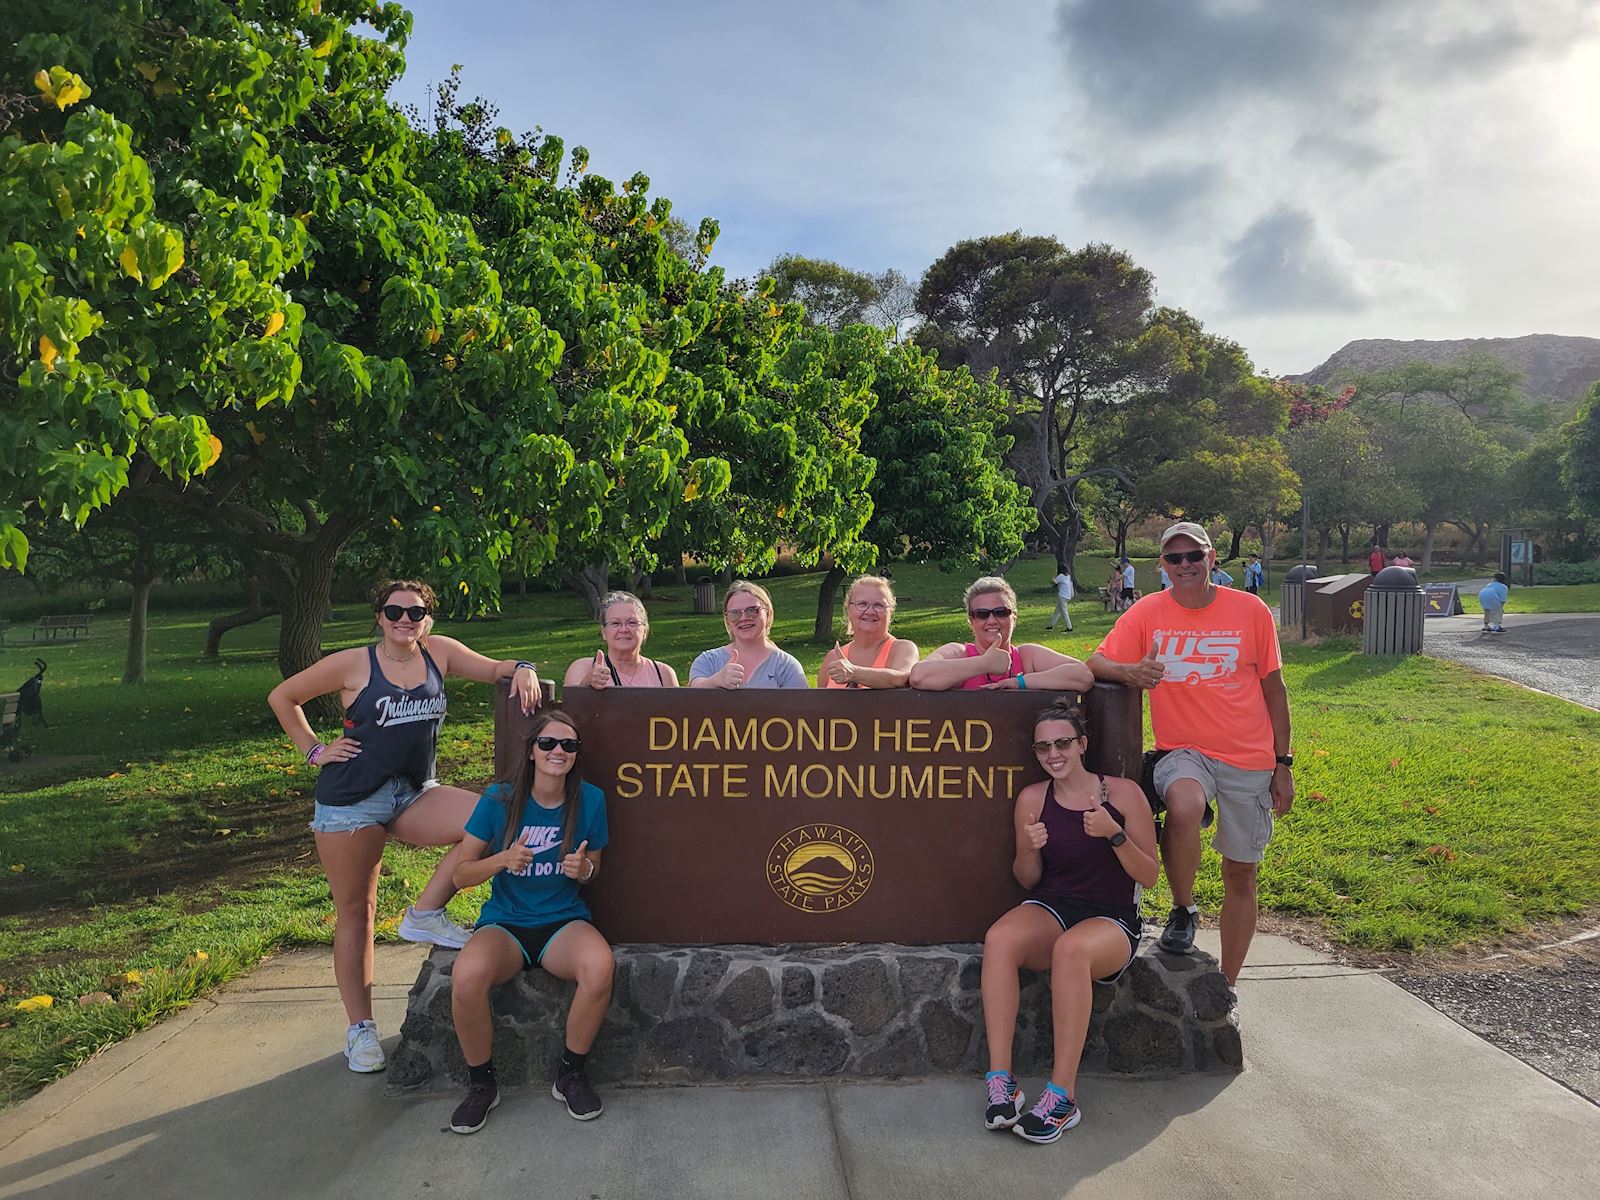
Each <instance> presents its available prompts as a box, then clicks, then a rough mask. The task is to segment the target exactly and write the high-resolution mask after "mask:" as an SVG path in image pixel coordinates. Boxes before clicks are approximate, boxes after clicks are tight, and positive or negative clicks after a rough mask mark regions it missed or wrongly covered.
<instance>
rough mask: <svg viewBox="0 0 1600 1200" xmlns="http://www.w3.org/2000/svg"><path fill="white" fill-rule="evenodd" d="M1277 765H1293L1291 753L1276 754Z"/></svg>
mask: <svg viewBox="0 0 1600 1200" xmlns="http://www.w3.org/2000/svg"><path fill="white" fill-rule="evenodd" d="M1278 765H1279V766H1280V767H1292V766H1294V755H1293V754H1280V755H1278Z"/></svg>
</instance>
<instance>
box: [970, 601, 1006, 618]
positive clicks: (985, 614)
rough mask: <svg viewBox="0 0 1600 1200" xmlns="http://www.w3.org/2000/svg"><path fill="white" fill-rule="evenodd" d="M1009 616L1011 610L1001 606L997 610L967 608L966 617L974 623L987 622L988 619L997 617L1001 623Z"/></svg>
mask: <svg viewBox="0 0 1600 1200" xmlns="http://www.w3.org/2000/svg"><path fill="white" fill-rule="evenodd" d="M1010 615H1011V610H1010V609H1009V608H1007V607H1006V606H1005V605H1004V604H1002V605H1001V606H1000V607H999V608H969V609H967V616H968V617H969V618H971V619H972V620H974V621H987V620H988V619H989V618H990V617H999V618H1000V619H1001V620H1002V621H1003V620H1005V619H1006V618H1007V617H1009V616H1010Z"/></svg>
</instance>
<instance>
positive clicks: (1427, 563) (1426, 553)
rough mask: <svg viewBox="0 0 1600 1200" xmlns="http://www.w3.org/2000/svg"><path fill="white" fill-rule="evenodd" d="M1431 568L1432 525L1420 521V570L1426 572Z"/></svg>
mask: <svg viewBox="0 0 1600 1200" xmlns="http://www.w3.org/2000/svg"><path fill="white" fill-rule="evenodd" d="M1431 570H1433V525H1432V524H1431V523H1429V522H1427V521H1424V522H1423V523H1422V571H1423V574H1427V573H1428V572H1429V571H1431Z"/></svg>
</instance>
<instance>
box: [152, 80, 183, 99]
mask: <svg viewBox="0 0 1600 1200" xmlns="http://www.w3.org/2000/svg"><path fill="white" fill-rule="evenodd" d="M150 90H151V91H152V92H154V93H155V94H156V95H157V96H170V95H172V93H173V92H175V91H177V90H178V85H177V84H176V83H174V82H172V80H170V79H158V80H156V83H155V86H154V87H152V88H151V89H150Z"/></svg>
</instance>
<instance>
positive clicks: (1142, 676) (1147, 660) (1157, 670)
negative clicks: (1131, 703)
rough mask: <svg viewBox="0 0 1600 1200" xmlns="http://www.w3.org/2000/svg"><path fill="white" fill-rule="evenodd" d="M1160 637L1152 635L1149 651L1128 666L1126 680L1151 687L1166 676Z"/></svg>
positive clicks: (1142, 686)
mask: <svg viewBox="0 0 1600 1200" xmlns="http://www.w3.org/2000/svg"><path fill="white" fill-rule="evenodd" d="M1160 651H1161V639H1160V638H1159V637H1154V636H1152V637H1151V639H1150V652H1149V653H1148V654H1146V655H1145V656H1144V657H1143V658H1141V659H1140V660H1139V661H1138V662H1136V663H1134V664H1133V665H1132V666H1131V667H1129V668H1128V682H1129V683H1131V684H1133V685H1134V686H1135V687H1141V688H1153V687H1155V686H1156V684H1158V683H1160V682H1161V680H1162V679H1163V678H1164V677H1165V676H1166V673H1167V668H1166V664H1164V663H1163V662H1162V661H1161V656H1160Z"/></svg>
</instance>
